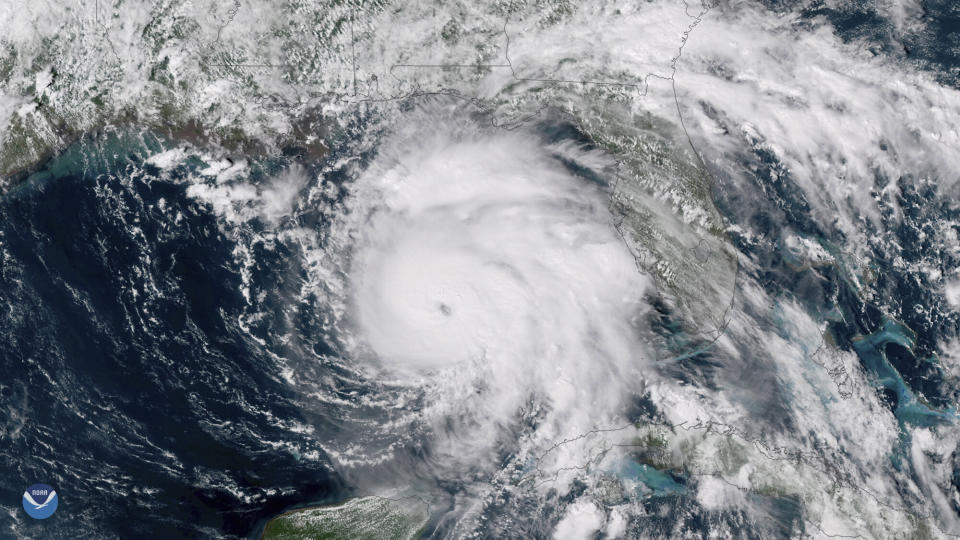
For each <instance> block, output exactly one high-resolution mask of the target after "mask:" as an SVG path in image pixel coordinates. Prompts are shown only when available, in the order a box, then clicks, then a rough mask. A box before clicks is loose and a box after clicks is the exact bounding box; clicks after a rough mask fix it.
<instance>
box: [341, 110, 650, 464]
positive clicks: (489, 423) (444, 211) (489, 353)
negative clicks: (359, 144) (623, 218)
mask: <svg viewBox="0 0 960 540" xmlns="http://www.w3.org/2000/svg"><path fill="white" fill-rule="evenodd" d="M405 118H407V120H408V121H406V122H404V123H403V124H402V125H399V126H398V127H397V128H396V129H395V131H393V132H392V133H390V134H388V135H387V136H386V138H385V140H384V141H383V143H382V145H381V146H380V148H379V149H378V154H377V157H376V158H375V159H374V161H373V163H372V164H371V165H370V167H369V168H367V169H366V170H365V171H364V172H363V173H362V174H361V175H360V177H359V178H358V179H357V180H356V182H355V183H354V184H353V185H352V186H351V188H350V194H349V196H348V199H347V201H346V203H345V205H346V211H345V212H344V213H343V217H342V218H341V219H343V222H342V223H340V224H338V225H335V226H334V235H336V236H342V237H343V238H347V237H349V238H350V239H351V240H349V241H346V240H345V241H342V245H344V246H347V247H348V250H347V251H345V252H344V253H342V254H341V255H342V256H343V257H344V258H345V260H344V264H346V265H347V266H348V269H347V270H346V273H347V274H348V275H349V276H350V279H349V285H348V291H349V292H348V293H347V294H348V295H349V297H350V298H349V300H348V303H349V304H350V305H351V308H350V309H349V315H348V320H349V321H350V324H351V326H352V327H353V328H354V329H355V335H356V338H357V342H358V343H359V345H358V348H357V349H356V351H355V355H356V357H357V358H364V357H368V358H370V361H371V362H373V363H374V364H375V365H377V366H378V367H380V368H382V369H383V370H384V371H385V372H386V373H388V374H390V373H392V374H393V375H392V377H395V378H397V379H400V380H404V381H409V382H408V383H407V384H412V385H414V386H421V385H426V386H427V387H428V388H429V390H428V391H427V393H426V395H425V397H424V399H425V400H426V402H427V403H428V406H427V409H426V411H425V414H426V420H427V421H428V422H429V423H430V424H431V425H433V426H434V427H435V428H436V433H437V435H438V436H441V437H443V439H441V440H438V441H436V442H435V444H437V445H438V447H439V448H442V449H443V450H444V451H445V452H447V453H448V454H449V456H450V459H452V463H444V462H443V461H442V460H440V461H439V462H438V466H440V467H443V468H449V469H448V472H447V473H446V474H450V475H451V476H455V475H456V474H457V471H458V470H460V469H459V467H461V466H462V465H464V464H465V463H469V462H471V461H474V462H475V463H476V464H478V465H482V464H483V463H484V462H485V461H487V460H489V459H490V456H488V455H487V452H489V451H491V450H492V449H493V445H494V444H495V443H496V441H498V440H500V439H501V438H502V437H504V436H507V433H506V432H505V431H504V430H506V429H507V428H511V427H512V426H513V425H514V424H515V423H516V422H517V421H520V420H522V419H523V414H522V413H521V412H520V411H522V410H523V409H524V408H535V409H541V410H542V413H541V414H542V415H543V416H542V417H541V418H539V419H538V420H537V422H538V423H537V426H538V427H537V429H536V431H535V432H534V433H532V434H529V435H528V437H530V438H531V439H532V441H531V446H530V447H529V448H525V449H524V451H526V452H532V451H534V450H536V448H537V447H539V446H541V445H550V444H553V441H554V440H555V438H556V437H558V436H566V435H568V434H572V433H577V432H581V431H584V430H588V429H591V428H592V427H593V426H595V425H597V424H616V423H622V422H624V421H625V420H624V416H623V414H624V411H625V409H626V405H627V402H626V398H627V397H628V396H629V395H630V394H631V392H636V391H638V390H639V389H640V388H641V387H642V385H643V377H642V373H643V371H644V369H646V366H647V364H648V362H649V360H650V353H649V351H648V350H647V348H646V347H645V346H644V345H643V344H642V343H641V341H640V340H639V335H640V331H639V329H638V321H639V320H640V318H641V317H642V315H643V313H644V312H645V311H646V310H647V307H646V303H645V302H644V301H643V297H644V296H645V295H646V294H648V293H649V292H651V281H650V280H649V278H648V277H647V276H645V275H643V274H641V273H640V272H638V270H637V265H636V261H635V260H634V258H633V256H632V255H631V253H630V252H629V251H628V250H627V248H626V246H625V244H624V242H623V240H622V238H621V237H620V236H619V234H618V233H617V231H616V229H615V228H614V223H613V218H612V216H611V214H610V212H609V210H608V209H607V204H608V202H607V199H606V197H605V194H604V191H603V189H602V188H601V187H600V186H598V185H596V184H593V183H591V182H590V181H589V180H587V179H586V178H584V177H580V176H576V175H574V174H573V173H571V172H570V170H569V169H568V168H566V167H565V166H564V165H563V163H562V162H561V161H560V159H558V157H563V158H569V159H574V160H579V161H578V163H580V164H582V165H583V166H589V165H590V164H591V162H594V163H595V164H605V163H606V161H605V160H604V159H602V156H599V155H597V154H596V152H594V153H591V152H583V151H579V150H575V149H572V148H565V149H566V153H565V154H551V153H549V152H548V150H549V148H547V147H546V146H545V145H543V144H541V143H540V141H538V136H537V134H536V133H534V132H528V131H525V130H521V131H515V132H505V131H503V130H500V129H496V128H490V127H486V126H483V125H482V124H478V123H477V122H476V121H474V120H471V119H469V118H467V117H465V116H464V111H463V110H462V108H460V107H452V108H451V107H441V106H437V105H428V106H426V107H424V108H423V109H421V110H417V111H414V112H409V113H406V115H405ZM553 150H554V151H556V152H560V151H563V150H564V149H563V148H556V147H555V148H553ZM337 243H341V242H337ZM365 348H366V349H368V350H369V352H368V353H363V352H362V351H363V349H365ZM388 376H389V375H388ZM530 414H533V413H532V411H531V412H530ZM451 422H453V424H452V426H454V427H453V428H452V431H449V430H450V429H451V427H450V426H451ZM442 426H447V427H446V428H443V427H442ZM457 426H459V427H457Z"/></svg>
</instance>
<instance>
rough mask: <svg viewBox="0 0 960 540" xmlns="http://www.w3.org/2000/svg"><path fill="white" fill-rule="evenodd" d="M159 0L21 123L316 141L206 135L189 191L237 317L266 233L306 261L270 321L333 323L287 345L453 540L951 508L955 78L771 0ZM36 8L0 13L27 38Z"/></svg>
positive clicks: (38, 21) (347, 430) (305, 391)
mask: <svg viewBox="0 0 960 540" xmlns="http://www.w3.org/2000/svg"><path fill="white" fill-rule="evenodd" d="M174 4H176V3H174ZM827 4H829V5H830V6H836V5H839V4H838V3H835V2H828V3H827ZM918 5H919V4H918V2H913V1H904V2H886V3H883V5H881V6H880V8H879V9H880V12H881V13H883V14H884V16H886V17H889V19H890V21H891V25H892V26H891V28H893V29H894V30H895V31H896V32H917V31H919V30H918V28H919V26H918V25H919V23H917V21H916V17H917V13H918V9H919V8H918ZM168 7H169V8H170V9H169V10H168V11H167V12H165V14H164V16H163V17H160V16H158V15H156V13H154V11H151V10H146V9H133V8H130V9H129V10H127V8H124V7H122V6H114V7H112V8H111V9H112V10H114V11H115V13H116V15H115V16H113V17H110V18H105V19H104V20H103V21H100V20H99V19H98V22H97V24H98V25H99V26H98V28H99V30H98V34H96V35H97V36H99V38H98V39H95V40H94V39H92V38H90V37H89V36H88V37H87V38H85V39H86V40H87V41H82V42H81V43H80V44H79V45H78V46H77V47H76V50H73V49H68V50H65V51H63V53H62V54H61V55H60V56H57V57H56V58H57V59H58V60H57V62H60V63H61V65H59V67H58V69H59V71H60V72H61V73H62V72H65V71H67V70H68V66H71V65H76V64H78V63H80V60H81V58H87V57H89V58H90V59H91V60H90V62H91V65H92V66H93V67H91V68H89V69H87V68H84V70H81V71H82V73H85V74H86V75H87V76H88V77H87V78H86V79H84V78H83V77H76V78H74V79H70V80H66V79H65V78H63V77H59V78H54V77H53V75H52V74H53V72H54V71H53V70H52V69H50V68H49V66H45V65H44V66H41V67H38V68H37V69H33V68H27V67H23V66H19V65H18V67H17V68H16V69H14V70H12V71H11V74H10V75H9V86H10V88H15V89H17V91H16V92H10V93H9V95H8V94H6V93H5V94H4V95H0V129H5V128H6V127H7V126H12V125H14V124H17V123H18V122H19V123H20V124H23V125H34V127H35V132H36V133H37V134H39V135H38V136H40V137H46V136H47V135H46V134H48V131H45V130H48V129H49V127H50V124H51V122H52V121H50V120H49V118H52V116H50V117H48V116H44V115H50V114H52V113H49V112H43V111H41V112H38V111H37V110H36V109H37V107H38V106H37V103H41V102H44V100H47V102H49V103H50V105H46V107H49V108H50V109H51V110H54V111H60V112H58V113H57V114H61V115H62V116H63V117H70V115H75V116H78V117H79V118H81V120H78V121H77V123H76V127H77V128H89V127H91V126H93V125H94V124H95V122H94V120H93V119H94V118H101V119H103V118H108V119H109V118H113V116H110V115H111V114H114V113H117V114H119V112H118V111H121V110H123V106H124V105H130V106H131V107H133V108H134V109H136V110H137V111H139V113H138V114H141V115H142V116H143V117H145V118H148V119H154V118H155V116H156V114H159V113H158V112H157V111H161V110H162V111H167V112H165V113H164V114H168V112H169V110H171V109H173V110H176V111H178V115H179V116H176V118H175V120H177V121H179V120H182V119H185V118H191V119H193V118H199V119H200V121H201V122H205V124H204V126H205V127H206V129H207V130H208V131H207V135H208V136H209V137H210V138H211V140H214V141H221V142H222V141H223V140H224V139H228V140H232V139H231V138H230V135H235V134H236V133H240V134H242V136H240V135H236V137H235V138H237V139H241V140H244V141H246V139H245V138H249V139H251V140H255V141H257V142H258V144H262V145H263V146H264V148H266V149H267V150H266V153H268V154H270V152H271V151H275V150H277V149H278V148H279V147H281V146H283V145H284V144H286V143H288V142H290V141H293V142H294V143H304V141H303V140H297V137H301V136H303V132H304V131H305V132H309V135H308V136H307V137H306V140H309V141H310V142H315V141H318V140H321V139H322V140H323V142H324V144H327V143H329V144H328V147H326V149H327V150H329V151H330V154H329V155H327V156H325V157H324V158H323V160H324V161H323V162H322V163H321V164H317V163H310V164H307V165H303V166H301V165H294V166H290V167H287V168H284V169H283V170H282V171H280V172H277V171H270V172H269V173H268V174H264V175H263V176H262V177H258V178H257V179H256V180H251V178H253V176H254V174H253V172H252V170H253V168H254V165H253V164H252V163H253V162H254V161H255V159H253V158H251V161H250V162H248V161H245V160H235V161H230V160H227V159H226V157H225V156H224V155H219V154H218V155H203V156H201V157H202V160H203V161H204V164H205V168H203V169H201V170H200V171H199V172H197V174H194V175H193V176H191V177H190V178H189V179H188V180H186V182H187V183H188V184H189V185H188V186H187V187H186V188H185V193H186V195H187V196H188V197H190V198H192V200H195V201H198V202H199V203H202V204H204V205H205V208H209V209H210V211H212V212H214V213H215V214H217V215H218V216H220V218H221V225H222V227H223V229H224V231H225V232H226V233H227V235H228V236H230V238H231V239H233V240H234V241H235V242H236V244H237V247H236V250H235V256H236V259H237V264H238V266H240V267H241V270H240V274H241V276H242V279H243V287H244V289H243V291H242V293H243V296H244V298H245V300H246V301H247V302H248V303H249V306H250V309H249V311H248V312H247V313H246V314H245V316H244V317H243V318H242V320H241V325H242V326H243V327H244V328H245V329H249V328H250V327H251V326H254V325H255V323H256V322H257V321H259V320H260V319H261V318H264V317H266V315H264V314H265V313H266V310H265V309H261V307H260V306H258V305H257V302H258V301H259V299H261V298H262V297H263V295H262V294H261V296H258V295H257V294H256V293H255V292H254V291H253V286H252V285H251V275H252V274H253V272H254V269H255V267H256V265H257V255H256V253H257V251H258V250H261V251H263V250H267V251H269V250H273V249H276V248H277V247H278V246H279V247H280V248H283V249H286V250H287V251H286V253H290V254H292V255H290V256H291V257H292V258H294V259H295V260H296V264H292V265H291V266H293V267H295V270H293V271H291V274H295V275H296V279H293V280H291V283H292V284H290V283H288V284H287V286H288V287H289V289H290V290H292V291H293V292H290V294H289V295H288V296H286V297H284V298H285V299H286V300H287V301H289V304H285V305H284V306H283V309H281V310H280V311H283V313H284V316H285V317H287V320H288V322H289V321H290V320H294V319H296V318H297V317H299V316H303V313H309V314H310V315H312V316H313V315H315V317H316V319H317V321H316V324H315V325H313V326H310V328H311V329H315V330H316V333H317V335H316V336H310V337H311V338H314V339H316V340H317V341H322V342H323V344H324V346H323V347H317V348H315V349H311V350H310V351H309V353H307V354H305V355H304V358H299V357H296V355H294V354H292V353H291V354H288V353H287V352H282V353H277V354H276V357H277V362H278V365H279V366H281V368H282V377H283V378H284V380H285V381H286V382H288V383H289V385H290V387H291V388H294V389H296V391H297V392H300V395H302V400H301V403H300V404H301V405H302V406H303V407H304V409H305V410H323V411H324V412H323V414H328V413H327V409H324V407H331V408H332V407H336V411H337V414H336V418H337V422H340V423H341V424H342V426H343V428H342V429H341V430H340V431H339V432H337V433H335V434H333V435H328V434H325V433H319V432H316V433H315V432H313V431H310V430H309V429H307V428H303V427H302V426H301V425H300V424H295V426H296V429H298V430H300V431H303V432H309V434H310V436H311V437H313V438H315V439H316V440H318V441H319V443H318V444H321V445H322V447H323V449H324V450H325V451H326V454H327V455H328V456H329V458H330V460H331V463H332V465H331V467H333V468H335V469H336V470H337V472H338V473H339V474H342V475H343V476H344V478H346V479H347V480H348V481H349V482H351V483H352V485H354V486H356V487H357V489H358V490H360V491H364V492H371V493H376V494H386V495H393V494H397V493H402V494H409V493H415V494H417V495H423V496H425V497H427V498H431V501H432V502H433V501H439V502H437V503H436V504H435V505H434V506H432V509H436V510H435V512H436V513H435V515H434V521H435V522H434V523H433V524H432V525H431V526H433V525H436V527H437V528H436V530H437V531H440V533H438V534H449V535H450V536H457V535H466V534H471V533H478V532H488V533H489V534H496V533H498V532H499V533H501V535H502V536H510V535H511V533H513V535H516V534H517V533H516V531H515V530H511V529H509V526H510V525H513V526H516V527H520V528H519V530H520V531H523V532H524V533H526V534H528V535H531V536H537V535H539V536H544V537H546V536H550V535H553V536H554V537H556V538H586V537H592V535H595V534H597V533H598V531H605V533H604V534H608V535H609V536H611V537H617V536H626V537H635V536H639V535H641V534H647V532H645V529H644V528H643V527H645V526H648V525H649V526H650V527H659V528H656V529H652V530H655V531H656V533H649V534H651V536H656V535H657V534H659V535H663V536H666V535H671V534H672V535H677V536H682V535H688V534H695V532H699V531H695V530H694V528H693V525H689V522H695V521H697V520H701V521H704V522H708V525H707V526H706V527H707V528H710V530H709V531H707V533H705V534H714V535H717V536H724V535H732V534H734V532H733V531H735V529H736V528H737V527H744V526H747V525H744V524H748V525H749V526H750V527H755V529H756V531H758V532H757V534H759V535H765V536H770V537H776V536H790V535H811V536H828V535H847V536H860V537H864V538H899V537H907V536H910V535H924V534H929V535H931V536H934V537H946V536H949V535H958V534H960V522H958V518H957V509H958V508H960V491H958V489H957V487H956V485H955V484H954V482H956V480H955V477H956V475H957V474H958V473H957V471H958V470H960V469H958V468H957V463H958V462H960V457H958V456H957V454H956V446H957V441H958V439H960V431H958V426H957V416H956V408H955V406H953V408H951V406H948V405H944V402H945V401H946V402H949V400H950V399H951V396H953V398H955V397H956V396H957V395H958V393H960V390H958V388H960V384H958V383H957V381H958V378H960V338H958V337H957V334H960V327H958V326H957V320H958V311H960V271H958V270H957V267H958V263H957V260H958V258H960V244H958V241H957V234H958V230H960V218H957V217H956V216H958V215H960V213H958V209H957V204H956V200H957V198H958V195H960V175H958V172H957V171H960V120H958V119H960V91H958V90H957V89H955V88H952V87H949V86H945V85H943V84H942V83H940V82H938V81H937V78H936V77H935V75H934V74H931V73H927V72H923V71H919V70H918V69H917V68H916V67H915V66H913V65H910V64H907V63H904V62H903V61H901V60H898V59H896V58H893V57H889V56H884V55H879V54H874V53H873V52H870V51H869V48H868V47H867V46H866V45H865V44H864V43H862V42H859V41H856V40H854V41H844V40H843V39H841V37H840V36H838V35H837V32H836V29H835V28H834V27H833V26H831V24H830V23H829V21H827V20H825V19H823V18H804V17H802V16H801V15H799V14H795V13H790V12H786V13H774V12H772V11H769V10H767V9H765V8H764V7H763V6H761V5H759V4H757V3H755V2H741V1H732V2H723V3H719V4H709V5H708V4H706V3H696V2H682V1H680V2H674V1H668V0H657V1H650V2H616V1H600V2H591V3H584V4H583V5H575V4H574V3H569V2H553V3H543V2H537V3H530V4H529V5H528V4H527V3H524V2H491V3H476V2H447V3H443V5H439V4H436V3H427V2H408V3H404V4H395V5H390V4H388V3H386V2H373V3H364V4H363V5H353V4H351V3H346V4H342V5H338V6H336V7H333V8H331V7H329V6H325V5H321V4H312V3H309V2H289V3H285V4H284V6H283V7H282V8H277V9H272V8H269V7H266V6H265V5H261V4H258V3H256V2H242V3H241V5H240V8H238V9H237V10H235V11H233V12H230V11H228V10H226V9H225V8H224V7H223V6H218V5H213V4H205V3H204V2H184V3H181V4H177V5H175V6H168ZM38 9H39V8H30V9H28V10H23V11H22V12H20V11H16V12H15V11H13V10H10V9H9V8H2V7H0V22H2V21H4V20H6V21H12V22H15V23H16V24H17V26H18V27H20V26H24V25H29V24H34V25H36V27H37V29H38V31H37V32H36V33H28V32H22V31H18V32H16V33H13V34H11V35H10V36H7V38H5V39H6V40H7V41H9V42H10V43H13V44H15V45H16V46H17V47H18V48H19V49H18V50H20V51H28V52H29V51H34V52H36V51H39V49H40V47H41V44H42V43H43V40H42V38H43V36H48V35H53V33H54V29H55V28H59V27H58V26H56V25H53V24H52V23H51V22H50V20H48V19H46V18H44V16H42V14H41V13H39V12H38ZM43 9H47V8H46V7H44V8H43ZM49 9H50V10H52V11H53V12H56V10H57V9H58V8H56V6H49ZM206 13H212V14H213V19H214V20H213V21H212V22H211V21H207V22H205V23H203V24H199V23H198V24H195V25H190V24H187V22H188V21H191V20H193V19H194V18H197V17H199V15H198V14H206ZM88 15H89V14H81V16H80V18H79V19H78V20H79V21H80V22H81V23H83V24H85V25H88V24H90V17H89V16H88ZM58 16H63V17H65V15H63V14H62V13H59V14H58ZM51 20H52V19H51ZM198 20H199V19H198ZM148 21H159V22H157V23H156V24H154V25H152V26H151V25H149V24H148ZM58 24H59V23H58ZM148 28H149V31H147V30H148ZM138 35H141V36H144V37H143V38H142V40H143V41H142V42H140V41H138V39H139V38H137V37H136V36H138ZM148 46H149V47H148ZM108 50H109V51H111V52H110V53H109V54H105V51H108ZM151 51H152V52H151ZM101 53H103V54H101ZM24 54H26V53H24ZM37 54H39V53H38V52H37ZM251 66H253V67H251ZM94 68H96V69H94ZM78 69H79V68H78ZM147 73H150V76H149V82H146V81H147V79H148V76H147ZM81 79H82V80H84V81H86V83H85V84H87V85H88V86H90V85H92V84H93V82H91V81H95V82H96V84H98V85H100V86H102V87H103V88H105V89H101V90H102V92H103V94H104V95H105V96H109V98H110V99H109V100H107V101H108V103H110V105H109V106H108V107H106V108H107V109H111V108H112V109H114V111H113V112H110V111H103V110H99V109H98V110H96V111H95V110H94V109H97V107H95V106H94V105H93V104H92V103H94V102H93V101H91V100H90V99H89V96H87V95H86V94H84V93H83V92H81V91H80V90H78V88H77V87H78V86H82V85H81V83H80V82H77V81H79V80H81ZM104 79H106V80H104ZM131 81H137V82H136V83H134V82H131ZM171 88H172V89H171ZM438 94H441V95H442V96H443V97H439V96H438ZM98 99H99V98H98ZM141 102H142V103H141ZM137 104H139V105H137ZM101 108H102V107H101ZM67 110H69V111H73V112H71V113H70V114H67V113H65V112H63V111H67ZM317 111H320V112H317ZM97 115H100V116H97ZM311 115H313V116H316V117H318V118H321V120H322V121H321V122H320V124H321V127H316V126H311V127H310V128H309V129H306V128H302V127H300V124H299V123H298V122H299V121H300V120H301V119H302V117H308V116H311ZM166 120H170V119H165V121H166ZM170 121H173V120H170ZM31 122H32V124H31ZM20 124H17V125H20ZM565 130H566V131H565ZM11 132H12V130H11ZM571 132H572V133H571ZM218 137H219V138H218ZM291 144H293V143H291ZM231 151H233V150H231ZM192 152H193V150H192V149H191V148H189V147H188V148H186V149H181V148H179V147H178V148H177V149H175V150H170V151H168V152H164V153H159V154H157V155H155V156H154V157H153V158H152V159H151V160H150V162H149V164H150V165H152V166H154V167H157V168H160V169H163V170H172V169H175V168H176V167H178V166H180V165H182V163H183V162H184V161H185V160H187V159H188V158H190V157H191V156H192ZM214 153H215V152H214ZM224 153H227V152H224ZM193 157H195V156H193ZM937 212H953V214H951V215H954V216H955V217H953V218H949V219H948V218H946V217H942V216H939V215H937V214H936V213H937ZM944 215H945V214H944ZM904 231H906V232H904ZM285 292H289V291H285ZM911 295H913V296H911ZM298 310H301V311H298ZM310 310H313V311H310ZM303 317H304V318H306V316H303ZM887 322H890V325H891V326H890V328H894V329H893V330H891V329H890V328H888V327H887V326H884V325H885V324H886V323H887ZM901 323H903V324H905V325H913V326H912V330H896V325H898V324H901ZM951 325H952V326H951ZM288 326H289V327H290V328H293V327H294V324H292V323H289V324H288ZM287 331H288V332H291V333H292V332H293V330H289V329H288V330H287ZM251 335H252V334H251ZM289 337H290V336H284V339H287V338H289ZM254 339H260V338H259V337H255V338H254ZM924 340H925V341H924ZM290 341H294V340H292V339H291V340H290ZM891 344H892V345H891ZM887 347H889V348H890V354H889V355H887V352H888V351H887V349H886V348H887ZM317 351H322V352H317ZM894 354H897V355H899V356H897V358H895V360H897V362H899V363H896V362H892V361H890V360H889V359H890V358H893V356H894ZM285 355H286V356H285ZM908 361H909V362H913V364H911V365H909V366H907V367H916V368H917V370H918V371H917V373H919V375H917V376H916V377H915V378H914V379H911V380H909V381H907V380H906V379H908V378H909V377H907V376H906V375H903V376H901V374H900V373H899V372H898V371H897V370H898V369H902V370H903V371H904V372H906V371H907V369H906V368H904V366H905V365H906V364H907V363H908ZM894 363H896V366H894ZM930 366H935V367H930ZM921 369H926V370H927V371H926V372H921V371H920V370H921ZM918 381H919V382H918ZM930 381H936V383H935V384H934V383H930ZM911 385H912V386H911ZM924 385H927V386H924ZM918 388H922V390H918ZM924 392H927V394H924ZM938 393H940V394H942V395H936V394H938ZM313 458H314V459H318V460H319V459H320V458H319V457H318V456H313ZM663 501H668V502H663ZM673 501H680V502H676V504H674V502H673ZM498 515H508V516H510V517H511V519H516V520H518V521H519V518H520V517H525V516H528V515H530V516H537V518H536V519H533V518H531V519H530V523H519V524H518V523H516V522H510V523H506V524H503V527H504V528H502V529H498V528H497V527H498V526H500V524H497V523H494V521H495V520H496V519H497V517H496V516H498ZM691 516H694V517H691ZM703 516H707V517H705V518H704V517H703ZM541 518H542V519H541ZM538 519H539V520H540V521H537V520H538ZM507 521H509V520H507ZM711 527H712V528H711ZM490 531H494V532H493V533H490ZM693 531H695V532H693Z"/></svg>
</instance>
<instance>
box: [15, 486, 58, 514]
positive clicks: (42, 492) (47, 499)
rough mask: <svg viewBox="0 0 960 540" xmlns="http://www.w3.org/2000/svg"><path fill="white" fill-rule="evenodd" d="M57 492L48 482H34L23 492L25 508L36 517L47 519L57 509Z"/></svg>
mask: <svg viewBox="0 0 960 540" xmlns="http://www.w3.org/2000/svg"><path fill="white" fill-rule="evenodd" d="M58 503H59V499H58V498H57V492H56V491H54V490H53V488H52V487H50V486H48V485H47V484H34V485H32V486H30V487H28V488H27V490H26V491H24V492H23V509H24V510H26V511H27V515H29V516H30V517H32V518H35V519H47V518H48V517H50V516H52V515H53V513H54V512H56V511H57V504H58Z"/></svg>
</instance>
